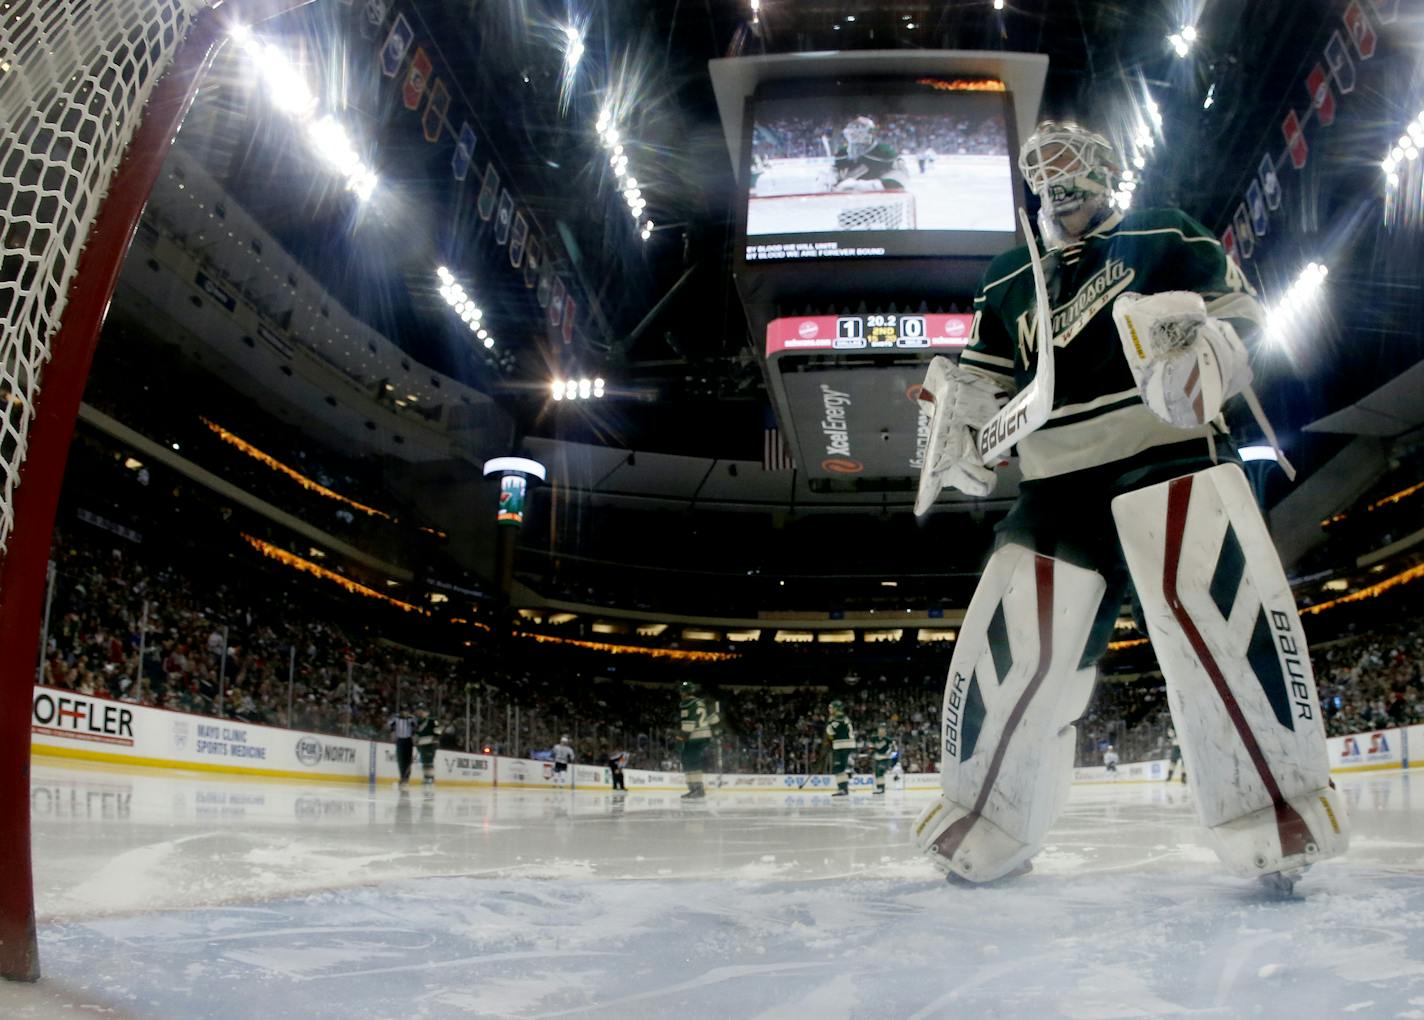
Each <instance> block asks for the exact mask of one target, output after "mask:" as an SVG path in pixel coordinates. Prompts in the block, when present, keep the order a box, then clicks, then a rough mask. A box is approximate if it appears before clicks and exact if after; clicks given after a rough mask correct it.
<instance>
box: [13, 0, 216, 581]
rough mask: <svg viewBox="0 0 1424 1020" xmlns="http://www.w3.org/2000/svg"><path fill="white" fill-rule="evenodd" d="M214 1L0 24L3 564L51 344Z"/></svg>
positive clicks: (46, 12)
mask: <svg viewBox="0 0 1424 1020" xmlns="http://www.w3.org/2000/svg"><path fill="white" fill-rule="evenodd" d="M206 6H207V2H206V0H39V2H31V3H20V4H16V5H14V6H12V7H11V8H10V11H9V12H7V13H6V14H5V15H4V16H3V17H4V21H3V23H0V159H2V160H3V162H0V226H2V227H3V232H4V233H3V238H0V244H3V268H0V397H3V412H4V420H3V425H0V483H3V484H0V555H3V554H4V553H5V551H6V549H7V548H8V544H9V539H10V533H11V531H12V530H13V529H14V526H15V514H14V497H15V489H16V487H17V486H18V485H19V484H20V469H21V466H22V465H23V464H24V462H25V455H26V451H27V449H28V439H29V431H30V423H31V420H32V417H33V413H34V408H35V402H36V398H37V397H38V395H39V388H40V381H41V377H42V375H43V372H44V367H45V365H46V364H47V363H48V362H49V360H50V354H51V349H50V343H51V340H52V338H53V337H54V335H55V333H56V331H57V330H58V328H59V324H60V322H61V321H62V320H63V317H64V313H65V309H66V307H67V305H68V298H69V288H70V284H71V283H72V282H73V281H74V275H75V271H76V269H77V267H78V264H79V252H80V250H81V249H82V248H83V247H84V243H85V240H86V239H87V238H88V236H89V230H90V227H91V226H92V225H93V223H94V218H95V216H96V215H97V213H98V210H99V206H100V203H101V202H102V201H103V199H104V195H105V193H106V192H107V191H108V188H109V184H110V181H111V180H112V178H113V175H114V172H115V170H116V169H117V168H118V164H119V159H120V157H121V156H122V155H123V153H124V150H125V149H126V148H127V147H128V145H129V142H130V141H131V140H132V139H133V134H134V131H135V130H136V129H137V127H138V123H139V120H140V117H139V114H140V112H141V111H142V109H143V107H144V104H145V103H146V102H147V101H148V98H149V96H150V94H151V93H152V91H153V89H154V86H155V85H156V84H157V83H158V80H159V78H160V77H161V76H162V74H163V72H164V71H165V70H166V69H167V67H168V65H169V63H170V62H171V61H172V59H173V54H174V52H175V50H176V48H177V46H178V44H179V43H180V42H181V41H182V39H183V38H184V36H185V35H186V34H187V31H188V27H189V25H190V24H191V22H192V18H193V16H194V14H196V12H197V11H198V10H199V9H201V8H203V7H206Z"/></svg>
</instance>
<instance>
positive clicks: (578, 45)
mask: <svg viewBox="0 0 1424 1020" xmlns="http://www.w3.org/2000/svg"><path fill="white" fill-rule="evenodd" d="M583 49H584V47H583V36H582V35H580V34H579V30H578V29H576V28H574V26H572V25H565V26H564V66H565V67H567V68H570V69H572V68H575V67H577V66H578V62H579V61H580V60H582V59H583Z"/></svg>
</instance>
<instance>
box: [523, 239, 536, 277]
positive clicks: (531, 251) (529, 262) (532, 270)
mask: <svg viewBox="0 0 1424 1020" xmlns="http://www.w3.org/2000/svg"><path fill="white" fill-rule="evenodd" d="M538 279H539V238H538V237H536V236H534V235H533V234H531V235H530V236H529V244H528V245H527V247H526V248H525V251H524V288H525V290H528V289H529V288H530V287H533V286H534V282H535V281H536V280H538Z"/></svg>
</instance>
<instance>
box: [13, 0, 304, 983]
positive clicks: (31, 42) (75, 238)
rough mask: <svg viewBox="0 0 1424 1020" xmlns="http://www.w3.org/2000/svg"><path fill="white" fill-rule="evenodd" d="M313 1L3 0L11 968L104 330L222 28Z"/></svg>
mask: <svg viewBox="0 0 1424 1020" xmlns="http://www.w3.org/2000/svg"><path fill="white" fill-rule="evenodd" d="M306 2H309V0H237V2H234V0H229V2H227V3H224V4H223V7H222V11H221V12H218V11H217V10H206V8H210V7H211V6H212V0H20V2H18V3H15V2H12V3H8V4H5V5H3V6H0V398H3V399H0V646H3V647H4V648H5V650H6V654H5V655H4V656H3V657H0V832H3V833H4V834H5V836H4V838H3V839H0V871H3V872H4V874H5V876H6V881H5V882H4V883H0V977H6V978H14V979H21V980H33V979H35V978H37V977H38V976H39V961H38V952H37V948H36V939H35V920H34V895H33V881H32V871H31V861H30V836H29V746H30V742H29V732H30V716H31V708H30V706H31V701H32V697H33V684H34V680H35V662H36V659H37V647H38V635H39V621H40V606H41V603H42V601H43V590H44V575H45V564H46V561H47V560H48V556H49V546H50V541H51V535H52V529H53V524H54V513H55V506H56V504H57V502H58V497H59V488H60V481H61V478H62V475H63V468H64V462H65V459H66V455H67V451H68V446H69V439H70V437H71V435H72V433H73V428H74V420H75V416H76V414H77V411H78V406H79V401H80V397H81V395H82V393H83V387H84V381H85V377H86V376H87V374H88V369H89V364H90V360H91V358H92V355H93V349H94V345H95V343H96V342H97V339H98V333H99V327H100V325H101V324H102V322H103V318H104V313H105V311H106V310H107V306H108V301H109V298H110V296H111V295H112V293H113V288H114V284H115V282H116V280H117V276H118V272H119V268H120V266H121V265H122V261H123V256H124V254H125V252H126V250H127V248H128V244H129V241H130V240H131V239H132V236H133V231H134V228H135V226H136V224H137V222H138V217H139V214H140V212H141V211H142V208H143V204H144V202H145V201H146V200H147V198H148V195H149V193H150V192H151V191H152V188H153V184H154V181H155V180H156V179H157V176H158V171H159V168H160V166H161V165H162V161H163V159H164V157H165V155H166V154H167V152H168V149H169V147H170V146H171V144H172V140H173V136H174V135H175V134H176V133H177V130H178V127H179V126H180V124H181V122H182V117H183V114H184V113H185V112H186V110H187V108H188V105H189V103H190V102H191V101H192V97H193V94H194V92H195V90H196V87H197V83H198V81H199V80H200V78H201V76H202V74H203V73H204V71H205V69H206V68H207V67H208V66H209V64H210V61H211V59H212V56H213V54H214V53H215V51H216V46H217V44H218V42H219V41H220V39H221V38H222V33H223V27H224V25H228V24H232V23H234V22H235V21H236V20H237V19H238V18H239V17H243V18H244V19H245V20H248V21H257V20H263V19H265V18H266V17H270V16H271V15H273V14H277V13H280V12H282V11H283V10H287V9H290V8H293V7H297V6H300V5H301V4H303V3H306ZM234 8H239V11H238V12H237V13H234V12H233V9H234Z"/></svg>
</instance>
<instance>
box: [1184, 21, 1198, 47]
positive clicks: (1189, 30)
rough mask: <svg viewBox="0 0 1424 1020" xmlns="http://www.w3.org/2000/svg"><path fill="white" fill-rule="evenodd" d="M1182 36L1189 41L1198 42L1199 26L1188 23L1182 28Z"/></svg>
mask: <svg viewBox="0 0 1424 1020" xmlns="http://www.w3.org/2000/svg"><path fill="white" fill-rule="evenodd" d="M1182 38H1183V39H1185V40H1186V41H1187V42H1189V43H1194V42H1196V41H1197V27H1196V26H1195V25H1187V26H1186V27H1185V28H1183V29H1182Z"/></svg>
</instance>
